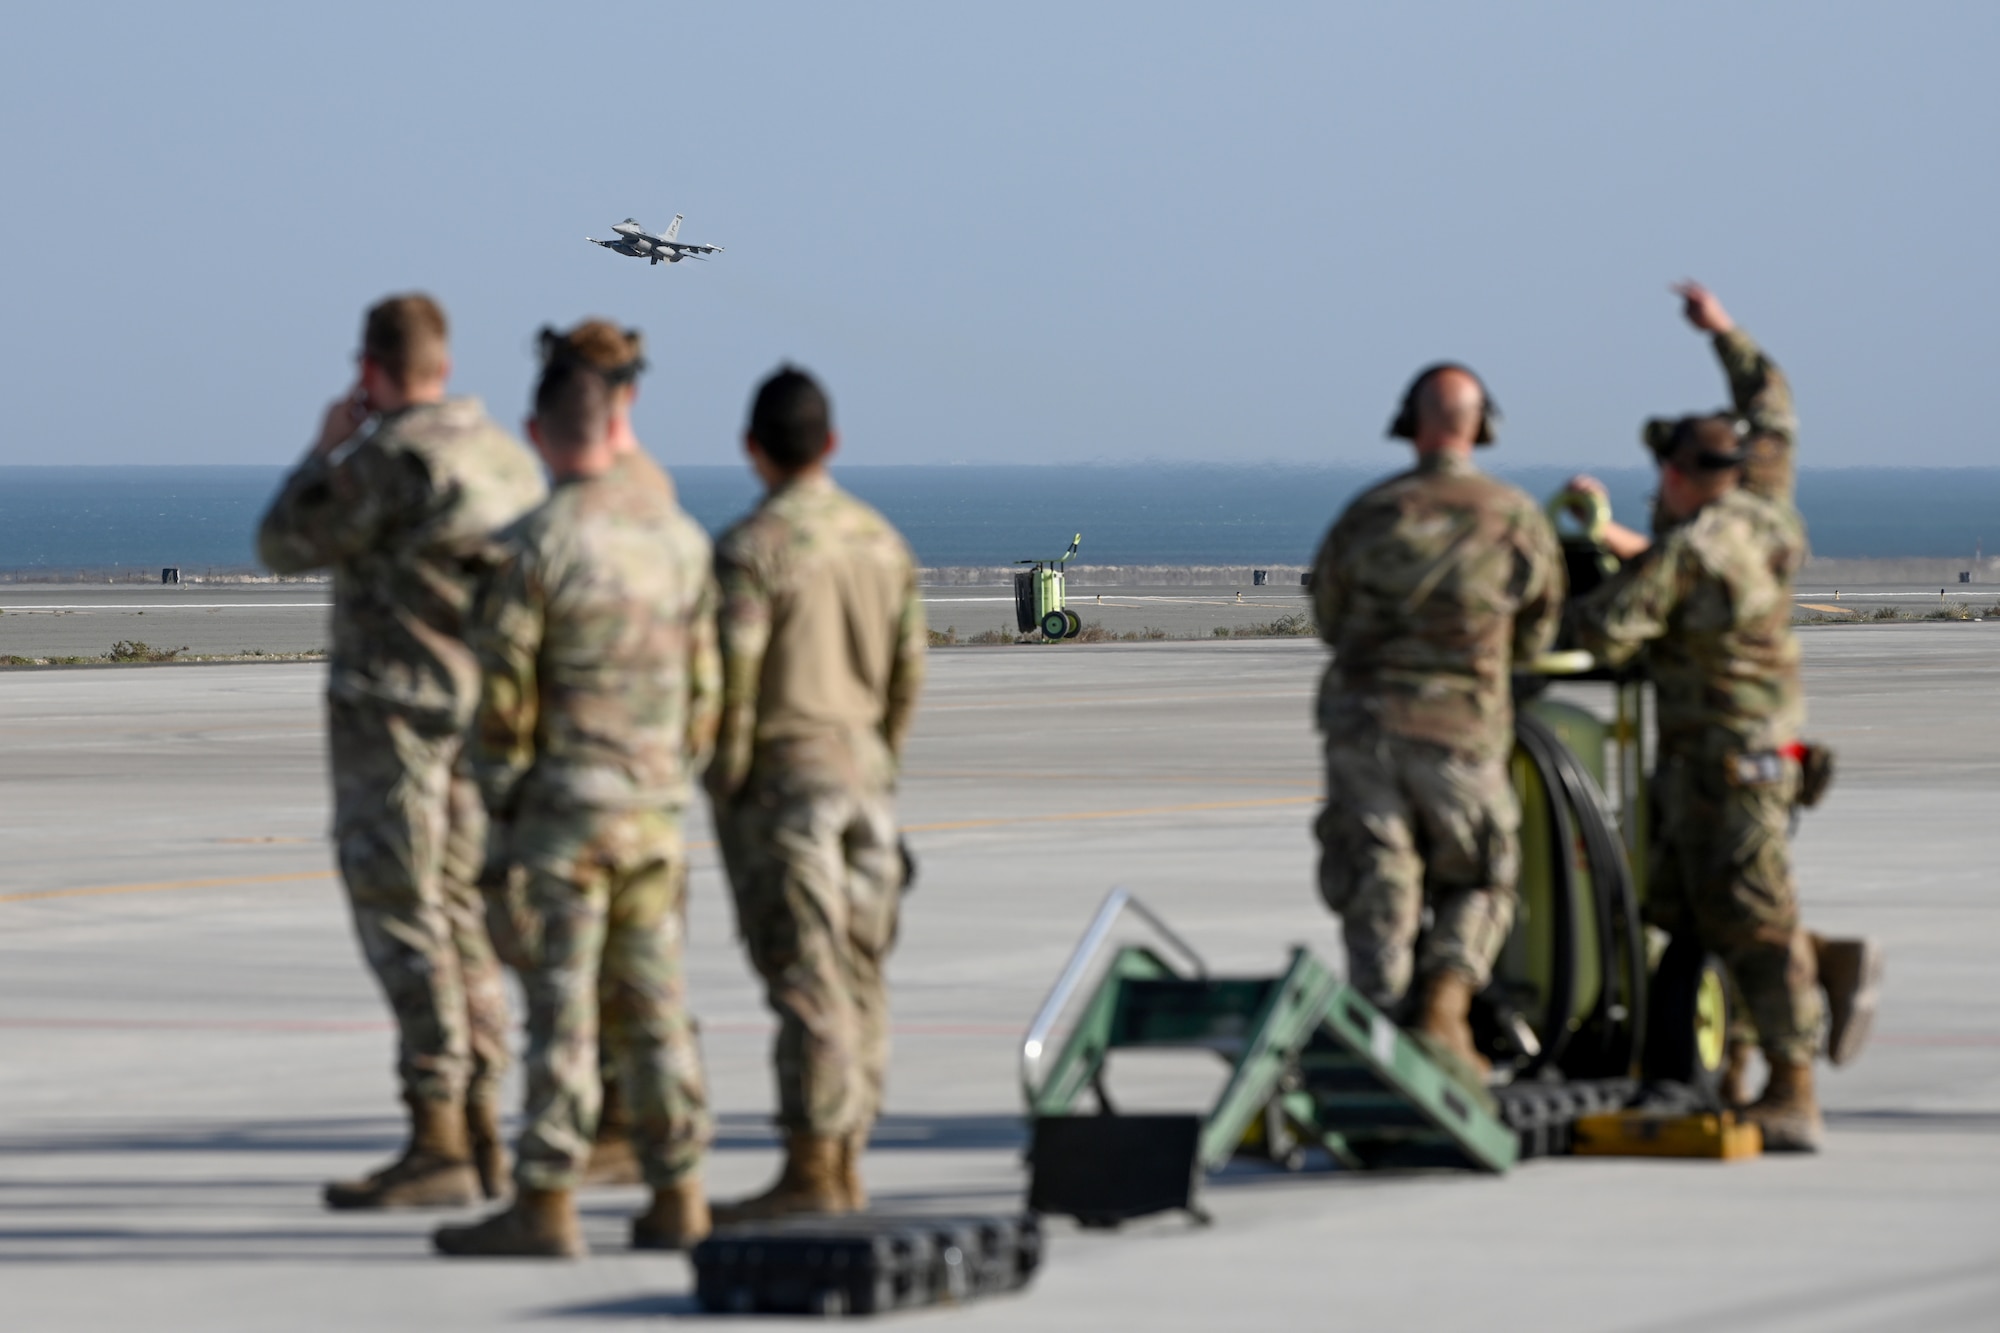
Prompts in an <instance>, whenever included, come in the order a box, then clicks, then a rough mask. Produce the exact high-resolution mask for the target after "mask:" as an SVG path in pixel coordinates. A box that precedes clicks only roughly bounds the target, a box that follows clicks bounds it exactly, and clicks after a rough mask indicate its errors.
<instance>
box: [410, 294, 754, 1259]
mask: <svg viewBox="0 0 2000 1333" xmlns="http://www.w3.org/2000/svg"><path fill="white" fill-rule="evenodd" d="M606 336H610V337H616V338H619V339H621V343H622V346H623V349H624V355H623V356H622V357H621V358H620V359H619V360H618V361H615V362H614V365H613V369H612V370H611V371H609V372H605V371H602V370H599V369H598V368H597V363H598V362H599V361H600V360H602V359H603V358H601V357H593V356H591V355H589V351H590V344H591V343H592V342H593V340H601V339H603V338H604V337H606ZM546 346H547V352H546V354H547V357H548V362H547V366H546V368H545V370H544V372H543V377H542V383H541V387H540V389H539V390H538V392H537V395H536V417H535V420H534V421H533V422H532V423H531V434H532V435H533V437H534V439H535V443H536V445H537V447H538V448H540V449H541V451H542V454H543V457H544V459H545V460H546V462H547V463H548V465H549V470H550V473H551V474H552V475H553V477H554V478H555V488H554V491H553V493H552V494H551V495H550V496H549V499H548V501H547V503H545V504H543V505H542V506H541V507H540V508H538V509H536V510H535V511H534V512H533V513H531V514H529V515H528V516H527V517H526V518H524V519H522V520H521V521H520V522H519V523H517V524H515V525H514V526H513V528H511V529H510V530H509V531H508V532H507V533H506V534H505V536H504V542H505V545H506V548H507V552H508V555H507V558H506V560H505V562H504V563H503V564H502V566H501V568H500V570H499V573H498V574H497V576H496V577H495V578H494V580H493V582H492V585H491V586H490V587H489V589H488V590H487V592H486V594H485V596H484V597H482V599H481V601H480V605H479V610H478V613H477V620H476V624H475V628H474V631H473V635H472V643H473V646H474V648H475V649H476V650H477V652H478V655H479V660H480V665H481V667H482V669H483V673H484V678H485V693H484V697H483V699H482V701H481V704H480V709H479V716H478V721H477V724H476V726H475V727H474V730H473V735H472V739H471V742H470V759H471V768H472V771H473V773H474V775H475V776H476V778H477V779H478V782H479V787H480V791H481V793H482V794H483V796H484V798H485V801H486V807H487V810H488V811H489V813H490V814H491V816H492V820H493V836H492V839H491V847H492V850H491V853H490V855H489V857H488V862H487V872H486V876H485V878H484V880H483V881H482V883H483V884H484V885H485V886H486V890H487V894H488V910H489V913H490V915H491V918H492V921H493V935H494V939H495V941H496V943H498V945H499V946H500V951H501V955H502V957H504V958H505V959H506V960H507V962H508V963H509V965H511V966H512V967H514V968H515V969H516V970H517V971H518V972H519V973H520V976H521V983H522V988H523V991H524V992H525V994H526V997H527V1003H528V1045H527V1053H526V1056H525V1064H526V1073H527V1112H526V1124H525V1126H524V1128H523V1130H522V1132H521V1137H520V1140H519V1143H518V1147H517V1152H516V1165H515V1171H514V1174H515V1181H516V1183H517V1185H518V1190H517V1193H516V1198H515V1202H514V1204H513V1205H512V1206H511V1207H510V1208H508V1209H507V1210H506V1211H504V1212H501V1213H498V1214H496V1215H495V1216H493V1217H491V1218H489V1219H487V1220H486V1221H484V1222H482V1223H479V1224H476V1225H473V1226H468V1227H452V1228H445V1229H443V1230H441V1231H440V1232H439V1233H438V1236H437V1243H438V1247H439V1248H440V1249H441V1250H443V1251H444V1252H445V1253H447V1254H524V1255H550V1256H574V1255H578V1254H581V1253H582V1252H583V1240H582V1236H581V1233H580V1232H579V1230H578V1227H577V1218H576V1210H575V1205H574V1202H573V1191H574V1190H575V1189H576V1187H577V1186H578V1185H579V1184H580V1183H581V1180H582V1177H583V1173H584V1168H585V1163H586V1161H587V1160H588V1158H589V1156H590V1151H591V1144H592V1140H593V1136H594V1134H595V1132H596V1129H597V1120H598V1113H599V1109H600V1105H601V1098H602V1085H601V1083H600V1076H599V1067H598V1058H599V1038H600V1033H599V1016H600V1012H601V1014H602V1023H603V1032H602V1037H603V1044H604V1046H605V1047H606V1048H608V1051H609V1053H610V1055H611V1056H612V1059H613V1063H614V1064H615V1066H616V1080H617V1083H618V1085H619V1088H620V1090H621V1092H622V1093H623V1101H624V1103H625V1106H626V1107H627V1108H628V1110H629V1114H630V1117H631V1126H630V1132H631V1134H632V1136H633V1138H634V1139H635V1141H636V1143H637V1146H638V1156H639V1160H640V1165H641V1167H642V1169H643V1171H644V1174H645V1178H646V1181H647V1182H648V1183H649V1184H650V1185H652V1187H653V1190H654V1200H653V1206H652V1208H651V1209H650V1210H649V1211H648V1212H646V1213H644V1214H642V1215H641V1216H639V1217H638V1218H636V1219H634V1222H633V1229H632V1234H633V1244H634V1246H635V1247H637V1248H648V1249H679V1248H683V1247H685V1246H687V1245H690V1244H692V1243H693V1242H695V1241H697V1240H699V1239H700V1238H701V1237H702V1236H703V1235H705V1234H706V1233H707V1231H708V1216H707V1202H706V1199H705V1197H704V1196H703V1194H702V1191H701V1184H700V1179H699V1175H698V1172H699V1168H700V1163H701V1157H702V1153H703V1151H704V1149H705V1147H706V1145H707V1143H708V1141H709V1138H710V1117H709V1112H708V1104H707V1095H706V1092H705V1090H704V1085H703V1078H702V1070H701V1059H700V1054H699V1051H698V1050H697V1047H696V1044H695V1036H694V1030H693V1023H692V1020H691V1018H690V1015H689V1012H688V1006H687V995H686V986H685V982H684V979H683V975H682V968H681V949H682V943H683V939H684V936H685V921H686V912H687V869H688V867H687V852H686V848H685V844H684V842H683V839H682V834H681V812H682V811H683V810H684V809H685V807H686V805H687V801H688V797H689V794H690V786H691V784H690V779H691V776H692V774H693V772H694V771H695V770H697V769H699V768H700V767H701V765H702V764H703V762H704V761H705V760H706V758H707V755H708V752H709V749H710V747H711V745H712V743H713V738H714V730H715V717H716V709H717V706H718V704H719V700H720V694H721V663H720V659H719V658H718V656H717V653H716V644H715V619H714V616H715V591H714V583H713V580H712V576H711V573H710V552H709V544H708V539H707V538H706V537H705V536H704V535H703V534H702V532H701V529H700V528H699V527H697V526H696V525H695V523H694V522H693V520H691V519H690V518H688V516H687V515H686V514H685V513H683V512H682V511H681V509H680V507H679V505H677V504H676V503H675V502H674V497H673V491H672V489H671V487H670V486H668V485H667V483H666V478H665V476H664V474H663V473H661V472H660V471H659V469H658V468H657V467H656V466H655V465H653V464H652V463H651V461H650V460H648V459H645V458H644V457H643V455H640V454H638V453H637V452H635V451H627V452H620V451H619V450H618V448H617V447H616V446H615V443H614V441H615V438H616V436H617V435H619V434H621V433H622V432H620V431H615V430H614V429H613V424H614V421H615V420H617V418H618V417H619V416H620V415H621V414H622V413H623V412H624V410H625V406H626V403H627V401H628V400H627V399H625V398H624V397H622V396H621V395H620V392H619V389H620V386H621V385H622V384H624V383H627V382H629V381H630V379H631V378H632V377H634V376H636V375H637V374H638V371H639V369H640V367H641V366H642V364H643V363H642V362H641V361H640V360H639V357H638V348H637V346H636V344H635V343H634V342H633V341H631V340H629V339H626V337H625V335H620V334H618V333H617V331H616V330H615V329H613V328H611V326H609V325H607V324H605V323H603V322H602V321H590V322H588V323H586V324H584V325H582V326H580V327H579V328H578V329H576V330H573V331H572V332H571V333H569V334H567V335H563V336H560V337H556V336H553V335H552V336H551V337H550V338H549V339H548V340H547V344H546Z"/></svg>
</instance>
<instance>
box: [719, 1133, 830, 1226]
mask: <svg viewBox="0 0 2000 1333" xmlns="http://www.w3.org/2000/svg"><path fill="white" fill-rule="evenodd" d="M848 1211H850V1210H849V1208H848V1204H847V1189H846V1187H845V1185H844V1184H843V1182H842V1180H841V1172H840V1140H839V1139H836V1138H830V1137H827V1136H825V1135H820V1134H796V1133H795V1134H791V1135H789V1136H788V1137H787V1139H786V1144H785V1169H784V1170H783V1171H782V1172H780V1173H779V1175H778V1180H777V1183H776V1184H774V1185H772V1186H771V1188H770V1189H768V1190H765V1191H764V1192H763V1193H762V1194H759V1195H756V1196H755V1197H753V1198H748V1199H744V1200H741V1201H740V1202H737V1203H726V1204H723V1205H721V1206H719V1207H718V1208H716V1210H715V1224H716V1225H717V1226H728V1225H730V1224H731V1223H735V1222H763V1221H767V1220H769V1219H771V1218H774V1217H789V1216H791V1215H792V1214H794V1213H845V1212H848Z"/></svg>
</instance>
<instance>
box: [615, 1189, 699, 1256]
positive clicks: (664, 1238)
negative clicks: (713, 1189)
mask: <svg viewBox="0 0 2000 1333" xmlns="http://www.w3.org/2000/svg"><path fill="white" fill-rule="evenodd" d="M709 1229H710V1224H709V1216H708V1196H707V1195H706V1194H704V1193H702V1189H701V1178H700V1177H699V1176H689V1177H687V1178H686V1179H685V1180H677V1181H675V1182H674V1183H673V1184H671V1185H666V1186H663V1187H661V1188H659V1189H655V1190H654V1191H653V1206H652V1207H651V1208H648V1209H647V1210H646V1211H645V1212H643V1213H641V1214H639V1215H638V1216H637V1217H635V1218H633V1219H632V1248H633V1249H635V1250H691V1249H693V1248H694V1247H695V1246H696V1245H697V1244H699V1243H700V1242H701V1240H702V1238H703V1237H705V1236H707V1235H708V1233H709Z"/></svg>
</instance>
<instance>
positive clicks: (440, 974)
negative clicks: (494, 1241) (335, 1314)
mask: <svg viewBox="0 0 2000 1333" xmlns="http://www.w3.org/2000/svg"><path fill="white" fill-rule="evenodd" d="M445 338H446V330H445V323H444V315H443V313H442V312H441V311H440V310H439V309H438V307H437V305H436V304H435V303H434V302H432V301H431V300H430V298H428V297H425V296H416V295H413V296H400V297H392V298H390V299H388V300H385V301H383V302H381V303H380V304H379V305H377V306H375V307H374V308H373V309H372V310H370V311H369V312H368V318H367V323H366V327H365V329H364V333H363V342H362V360H361V382H360V384H359V385H357V386H356V389H355V391H354V392H353V393H351V394H350V395H349V396H348V397H347V398H345V399H343V400H341V401H340V402H338V403H335V404H334V405H333V407H332V408H330V409H329V410H328V412H327V415H326V420H325V422H324V424H323V425H322V427H321V432H320V439H319V442H318V443H317V444H316V445H315V446H314V447H313V449H312V451H311V452H310V453H309V454H308V455H307V457H306V458H305V460H304V461H303V462H301V463H300V464H299V466H298V467H297V469H296V470H294V471H293V473H292V474H291V476H290V477H288V478H287V479H286V481H285V484H284V486H283V488H282V489H281V490H280V491H279V493H278V496H277V498H276V499H275V500H273V501H272V502H271V507H270V509H269V511H268V512H266V514H265V515H264V519H263V523H262V526H261V528H260V530H259V532H258V552H259V555H260V556H261V558H262V559H263V561H264V563H265V564H266V565H267V566H269V567H270V568H271V569H273V570H275V571H277V572H278V573H281V574H297V573H303V572H305V571H307V570H313V569H322V568H327V567H331V568H332V570H333V602H334V606H333V649H332V652H331V654H330V658H331V661H330V670H329V674H328V682H327V719H328V725H327V731H328V738H329V742H330V749H331V757H332V772H333V788H334V817H333V825H334V827H333V836H334V842H335V844H336V847H337V850H338V854H339V861H340V869H341V876H342V878H343V879H344V881H345V882H346V886H347V894H348V901H349V904H350V905H351V907H352V908H353V913H354V924H355V930H356V933H357V934H358V935H359V936H360V940H361V947H362V951H363V953H364V954H365V955H366V957H367V959H368V962H369V965H370V967H372V968H373V970H374V972H375V975H376V978H377V979H378V980H379V981H380V982H381V984H382V988H383V991H384V992H385V993H386V994H387V996H388V1000H389V1007H390V1009H391V1010H392V1011H393V1012H394V1014H395V1018H396V1028H397V1033H398V1051H399V1055H398V1060H397V1064H398V1072H399V1074H400V1076H401V1080H402V1084H403V1097H404V1101H405V1102H406V1103H407V1104H408V1106H409V1109H410V1116H411V1126H412V1127H411V1137H410V1144H409V1147H408V1149H407V1150H406V1151H405V1152H404V1153H403V1155H402V1156H401V1157H400V1158H398V1159H397V1160H396V1161H395V1162H393V1163H391V1164H390V1165H389V1166H387V1167H385V1168H384V1169H382V1170H380V1171H377V1172H376V1173H374V1174H373V1175H371V1176H368V1177H366V1178H364V1179H362V1180H358V1181H346V1182H337V1183H335V1184H332V1185H329V1186H328V1187H327V1190H326V1200H327V1203H328V1204H329V1205H330V1206H332V1207H335V1208H383V1207H408V1206H457V1205H463V1204H466V1203H470V1202H473V1201H474V1200H475V1199H476V1198H477V1197H478V1196H479V1193H480V1192H481V1189H482V1185H483V1187H484V1191H485V1192H486V1193H487V1194H488V1195H489V1197H490V1196H491V1195H492V1194H493V1193H494V1192H496V1191H497V1190H498V1189H500V1188H501V1187H502V1185H503V1183H504V1178H505V1174H506V1172H505V1165H504V1154H503V1150H502V1147H501V1144H500V1139H499V1123H498V1112H497V1107H498V1096H499V1077H500V1074H501V1071H502V1070H503V1069H504V1067H505V1065H506V1060H507V1046H506V1029H507V1003H506V995H505V992H504V990H503V988H502V983H501V977H500V969H499V965H498V963H497V962H496V961H495V959H494V957H493V951H492V947H491V945H490V944H489V943H488V941H487V937H486V928H485V925H484V923H483V921H482V919H481V914H480V910H479V899H478V895H477V891H476V890H475V888H474V887H473V880H474V879H475V877H476V876H477V874H478V865H479V859H480V856H481V853H482V850H483V843H484V839H485V831H484V819H483V816H482V814H481V812H480V807H479V799H478V796H477V793H476V792H475V791H474V790H473V789H472V787H471V786H470V784H469V783H468V782H467V781H466V780H465V779H463V778H462V777H460V776H457V775H456V772H455V769H456V764H457V760H458V756H459V751H460V746H461V737H462V733H463V731H464V728H465V726H466V724H467V723H468V722H469V721H470V720H471V717H472V709H473V705H474V703H475V701H476V700H477V698H478V694H479V675H478V668H477V666H476V665H475V663H474V661H473V658H472V653H471V650H470V649H468V648H467V647H466V645H465V643H464V641H463V635H464V631H465V617H466V614H467V612H468V610H469V608H470V606H471V602H472V598H473V595H474V590H475V586H476V584H477V583H478V581H479V580H480V578H481V577H482V576H483V574H484V572H485V569H486V564H485V552H486V550H487V546H486V543H487V540H488V538H489V537H490V535H491V534H492V533H493V532H494V531H495V530H496V529H498V528H500V527H503V526H504V525H506V524H507V523H509V522H511V521H513V520H514V519H515V518H517V517H519V516H520V515H521V514H522V513H523V512H524V511H525V510H527V509H528V508H530V507H531V506H533V505H534V504H535V503H536V502H537V501H538V500H540V499H541V497H542V494H543V489H544V488H543V485H542V479H541V474H540V471H539V469H537V468H536V466H535V462H534V459H533V458H532V457H531V456H530V455H529V454H528V451H527V450H526V449H524V448H523V447H522V446H521V445H520V444H519V443H518V442H517V441H516V440H514V439H513V438H512V437H511V436H509V435H508V434H507V433H506V432H504V431H502V430H501V429H500V428H499V427H498V426H496V425H494V424H493V422H492V421H490V420H489V419H488V418H487V416H486V414H485V412H484V411H483V410H482V409H481V408H480V406H479V404H478V403H477V402H475V401H473V400H471V399H467V398H446V397H445V396H444V385H445V379H446V376H447V374H448V373H449V360H448V356H447V351H446V342H445ZM468 1117H469V1118H470V1126H469V1128H468V1123H467V1121H468Z"/></svg>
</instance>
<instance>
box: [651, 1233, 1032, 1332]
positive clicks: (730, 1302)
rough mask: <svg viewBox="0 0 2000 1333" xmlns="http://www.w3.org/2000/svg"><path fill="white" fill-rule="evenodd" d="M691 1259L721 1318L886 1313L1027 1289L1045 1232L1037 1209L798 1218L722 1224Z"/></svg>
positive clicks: (699, 1288)
mask: <svg viewBox="0 0 2000 1333" xmlns="http://www.w3.org/2000/svg"><path fill="white" fill-rule="evenodd" d="M690 1257H691V1258H692V1259H693V1261H694V1271H695V1296H696V1298H697V1299H698V1300H700V1302H701V1305H702V1308H703V1309H705V1310H707V1311H709V1312H711V1313H714V1314H811V1315H866V1314H880V1313H882V1312H883V1311H886V1310H904V1309H910V1308H913V1307H916V1306H924V1305H948V1304H956V1303H957V1302H960V1301H965V1300H970V1299H972V1298H974V1297H978V1296H985V1295H988V1294H990V1293H993V1292H999V1291H1013V1290H1016V1289H1018V1288H1021V1287H1025V1286H1026V1285H1027V1284H1028V1282H1029V1280H1030V1279H1031V1278H1033V1277H1034V1275H1035V1269H1036V1268H1038V1267H1040V1265H1041V1261H1042V1230H1041V1222H1040V1220H1039V1219H1038V1218H1036V1216H1035V1215H1034V1214H1032V1213H1025V1214H1020V1215H1006V1216H994V1217H949V1216H945V1217H916V1216H909V1215H902V1216H895V1215H888V1214H869V1213H859V1214H855V1215H853V1216H848V1217H796V1218H786V1219H783V1220H780V1221H776V1222H765V1223H757V1224H749V1225H743V1226H735V1227H725V1228H722V1229H720V1230H717V1231H716V1232H715V1233H714V1234H713V1235H711V1236H710V1237H709V1238H708V1239H707V1240H704V1241H703V1242H701V1244H699V1245H697V1246H695V1248H694V1253H693V1254H692V1255H691V1256H690Z"/></svg>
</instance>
